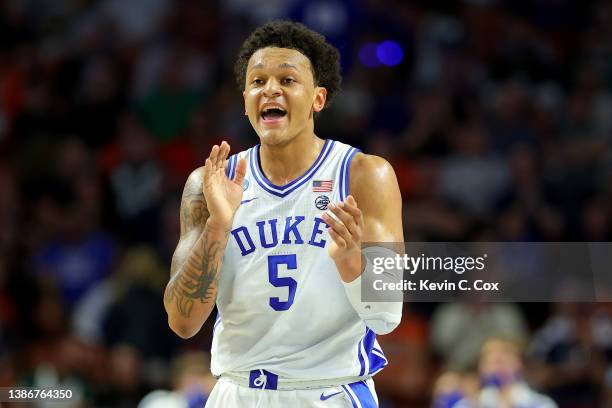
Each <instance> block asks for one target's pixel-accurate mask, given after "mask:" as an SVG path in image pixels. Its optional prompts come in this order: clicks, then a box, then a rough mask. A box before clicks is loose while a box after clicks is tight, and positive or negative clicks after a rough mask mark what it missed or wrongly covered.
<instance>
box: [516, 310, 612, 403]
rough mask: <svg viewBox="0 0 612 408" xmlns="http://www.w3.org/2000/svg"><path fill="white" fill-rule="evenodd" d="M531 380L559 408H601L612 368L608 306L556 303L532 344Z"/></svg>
mask: <svg viewBox="0 0 612 408" xmlns="http://www.w3.org/2000/svg"><path fill="white" fill-rule="evenodd" d="M528 352H529V354H528V355H529V358H530V363H531V364H532V366H531V367H530V368H531V374H532V378H533V381H534V382H535V383H536V384H538V386H539V387H540V388H542V389H544V390H546V391H547V392H548V393H549V394H550V395H551V396H552V397H553V398H555V399H556V400H558V401H560V406H561V407H570V408H571V407H582V406H598V405H599V404H601V402H602V395H601V390H602V385H603V384H604V381H605V375H606V370H607V368H608V367H609V365H610V364H611V363H612V319H611V318H610V310H609V307H608V308H605V307H603V305H602V306H598V305H596V304H588V303H579V304H574V303H558V304H556V305H555V310H554V313H553V315H552V316H550V317H549V319H548V320H547V322H546V323H545V324H544V326H543V327H542V328H541V329H539V330H538V331H537V332H536V333H535V334H534V337H533V340H532V341H531V344H530V345H529V349H528Z"/></svg>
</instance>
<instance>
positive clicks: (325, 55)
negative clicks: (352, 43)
mask: <svg viewBox="0 0 612 408" xmlns="http://www.w3.org/2000/svg"><path fill="white" fill-rule="evenodd" d="M265 47H279V48H291V49H294V50H297V51H299V52H301V53H302V54H304V55H305V56H306V57H307V58H308V59H309V60H310V66H311V67H312V70H313V72H312V76H313V77H314V81H315V85H316V86H322V87H324V88H325V89H327V100H326V104H329V103H330V102H331V101H332V99H333V98H334V96H335V94H336V93H337V92H338V90H339V89H340V82H341V81H342V77H341V76H340V53H339V52H338V50H337V49H336V48H335V47H334V46H332V45H331V44H329V43H327V42H326V41H325V37H324V36H322V35H321V34H319V33H316V32H314V31H312V30H310V29H309V28H307V27H306V26H305V25H304V24H301V23H294V22H291V21H273V22H270V23H267V24H265V25H263V26H261V27H258V28H257V29H255V31H253V32H252V33H251V35H249V37H248V38H247V39H246V40H245V41H244V43H243V44H242V47H241V48H240V51H239V52H238V58H237V59H236V64H235V65H234V73H235V75H236V82H237V83H238V88H239V89H240V90H242V89H244V82H245V78H246V69H247V65H248V63H249V59H250V58H251V56H252V55H253V54H254V53H255V51H257V50H259V49H261V48H265Z"/></svg>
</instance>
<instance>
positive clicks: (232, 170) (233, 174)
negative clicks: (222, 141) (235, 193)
mask: <svg viewBox="0 0 612 408" xmlns="http://www.w3.org/2000/svg"><path fill="white" fill-rule="evenodd" d="M230 160H231V163H232V167H231V168H230V174H229V179H230V180H233V179H234V177H236V165H237V164H238V155H237V154H234V155H232V156H231V157H230Z"/></svg>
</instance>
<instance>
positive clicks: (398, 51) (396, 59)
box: [376, 40, 404, 67]
mask: <svg viewBox="0 0 612 408" xmlns="http://www.w3.org/2000/svg"><path fill="white" fill-rule="evenodd" d="M376 57H377V59H378V60H379V61H380V62H381V63H382V64H383V65H386V66H388V67H394V66H396V65H399V64H400V63H401V62H402V59H403V58H404V51H402V47H400V45H399V44H398V43H397V42H395V41H391V40H386V41H383V42H381V43H380V44H378V47H376Z"/></svg>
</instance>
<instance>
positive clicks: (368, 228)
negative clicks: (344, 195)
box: [350, 155, 404, 242]
mask: <svg viewBox="0 0 612 408" xmlns="http://www.w3.org/2000/svg"><path fill="white" fill-rule="evenodd" d="M350 189H351V194H353V196H354V197H355V200H356V201H357V206H358V207H359V208H360V209H361V211H362V213H363V220H364V227H363V237H362V242H403V241H404V233H403V226H402V197H401V194H400V190H399V185H398V183H397V178H396V176H395V172H394V171H393V168H392V167H391V165H390V164H389V162H387V161H386V160H384V159H382V158H380V157H377V156H371V155H361V157H355V160H354V163H352V165H351V180H350Z"/></svg>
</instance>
